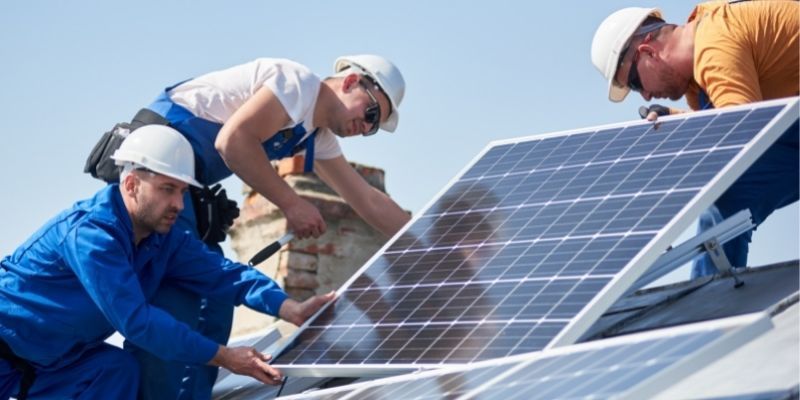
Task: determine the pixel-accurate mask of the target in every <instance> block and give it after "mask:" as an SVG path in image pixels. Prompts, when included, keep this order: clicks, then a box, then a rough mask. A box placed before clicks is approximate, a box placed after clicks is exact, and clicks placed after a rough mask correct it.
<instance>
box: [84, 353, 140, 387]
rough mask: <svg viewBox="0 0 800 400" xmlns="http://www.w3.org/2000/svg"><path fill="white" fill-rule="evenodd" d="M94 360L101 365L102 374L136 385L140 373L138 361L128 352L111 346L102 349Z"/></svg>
mask: <svg viewBox="0 0 800 400" xmlns="http://www.w3.org/2000/svg"><path fill="white" fill-rule="evenodd" d="M95 362H96V363H97V364H98V365H102V366H103V374H104V375H107V376H109V377H112V376H113V377H115V378H114V379H121V380H124V381H125V382H129V383H133V384H136V385H138V383H139V379H140V375H141V374H140V372H139V362H138V361H136V358H135V357H134V356H133V355H131V354H130V353H129V352H127V351H125V350H122V349H118V348H116V347H112V348H110V349H108V350H107V351H104V352H103V353H102V354H101V355H100V356H99V357H98V358H97V359H96V360H95ZM120 384H122V383H120Z"/></svg>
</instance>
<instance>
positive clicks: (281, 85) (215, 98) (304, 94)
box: [169, 58, 342, 160]
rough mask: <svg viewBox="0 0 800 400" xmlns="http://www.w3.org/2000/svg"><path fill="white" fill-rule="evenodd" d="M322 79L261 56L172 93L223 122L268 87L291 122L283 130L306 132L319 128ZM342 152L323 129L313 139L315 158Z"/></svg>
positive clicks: (202, 115)
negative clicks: (316, 121) (316, 114)
mask: <svg viewBox="0 0 800 400" xmlns="http://www.w3.org/2000/svg"><path fill="white" fill-rule="evenodd" d="M320 85H321V81H320V78H319V77H318V76H316V75H314V74H313V73H312V72H311V71H310V70H309V69H308V68H307V67H305V66H304V65H301V64H298V63H296V62H294V61H291V60H286V59H279V58H259V59H257V60H254V61H251V62H248V63H245V64H240V65H237V66H235V67H231V68H228V69H223V70H220V71H215V72H211V73H208V74H205V75H202V76H199V77H197V78H194V79H191V80H189V81H187V82H184V83H182V84H180V85H179V86H178V87H176V88H173V89H172V90H171V91H170V92H169V96H170V98H171V99H172V101H174V102H175V103H177V104H179V105H181V106H183V107H184V108H186V109H187V110H189V111H191V112H192V114H194V115H195V116H197V117H200V118H203V119H206V120H209V121H213V122H218V123H221V124H224V123H225V122H226V121H227V120H228V119H229V118H230V117H231V115H233V113H234V112H235V111H236V110H238V109H239V107H241V106H242V105H243V104H244V103H245V102H246V101H247V100H248V99H250V97H252V96H253V95H254V94H255V93H256V91H257V90H258V89H260V88H261V87H262V86H266V87H267V88H269V89H270V90H271V91H272V93H274V94H275V96H276V97H277V98H278V100H279V101H280V102H281V104H282V105H283V108H284V109H285V110H286V113H287V114H289V118H290V119H291V121H290V122H289V124H287V125H286V126H284V127H282V128H281V130H282V129H286V128H291V127H294V126H295V125H297V124H300V123H302V124H303V128H305V130H306V135H310V134H311V132H313V131H314V129H316V126H314V121H313V117H314V108H315V106H316V104H317V95H318V94H319V88H320ZM341 154H342V149H341V148H340V147H339V142H338V141H337V139H336V135H334V134H333V132H331V131H330V130H329V129H320V130H319V132H318V133H317V138H316V140H315V142H314V158H316V159H320V160H329V159H331V158H335V157H338V156H340V155H341Z"/></svg>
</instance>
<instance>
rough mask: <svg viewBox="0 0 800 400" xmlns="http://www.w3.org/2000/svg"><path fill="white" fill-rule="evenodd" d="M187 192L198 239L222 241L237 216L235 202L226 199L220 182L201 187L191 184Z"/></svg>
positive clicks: (237, 209) (226, 196) (209, 241)
mask: <svg viewBox="0 0 800 400" xmlns="http://www.w3.org/2000/svg"><path fill="white" fill-rule="evenodd" d="M189 193H190V194H191V197H192V205H193V206H194V215H195V218H196V219H197V232H198V233H199V235H200V239H201V240H203V241H204V242H206V243H207V244H211V245H213V244H217V243H220V242H222V241H224V240H225V235H226V234H227V232H228V228H230V227H231V225H233V220H235V219H236V217H238V216H239V207H238V206H237V205H236V202H235V201H233V200H230V199H228V194H227V193H226V192H225V189H223V188H222V185H220V184H216V185H214V186H212V187H210V188H209V187H207V186H206V187H203V188H202V189H201V188H196V187H193V186H192V187H190V188H189Z"/></svg>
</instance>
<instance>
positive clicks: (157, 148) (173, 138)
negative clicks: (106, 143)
mask: <svg viewBox="0 0 800 400" xmlns="http://www.w3.org/2000/svg"><path fill="white" fill-rule="evenodd" d="M111 158H112V159H114V162H115V164H117V165H125V164H126V163H131V164H133V165H135V166H137V167H142V168H147V169H149V170H151V171H153V172H156V173H159V174H162V175H166V176H169V177H171V178H175V179H177V180H179V181H182V182H186V183H188V184H190V185H192V186H197V187H203V185H201V184H200V183H199V182H197V181H196V180H195V179H194V151H193V150H192V145H191V144H189V141H188V140H187V139H186V138H185V137H183V135H181V134H180V132H178V131H176V130H175V129H173V128H170V127H168V126H166V125H145V126H143V127H141V128H139V129H137V130H135V131H133V132H132V133H131V134H130V135H128V137H126V138H125V140H124V141H123V142H122V145H120V146H119V148H118V149H117V151H115V152H114V155H112V156H111Z"/></svg>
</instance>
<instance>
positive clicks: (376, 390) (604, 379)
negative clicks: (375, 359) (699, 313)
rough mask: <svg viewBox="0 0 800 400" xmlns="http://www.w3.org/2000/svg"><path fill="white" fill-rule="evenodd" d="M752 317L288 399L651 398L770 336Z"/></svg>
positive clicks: (762, 318)
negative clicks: (756, 340) (748, 344)
mask: <svg viewBox="0 0 800 400" xmlns="http://www.w3.org/2000/svg"><path fill="white" fill-rule="evenodd" d="M771 326H772V325H771V323H770V320H769V318H768V317H767V316H766V315H764V314H760V313H759V314H753V315H746V316H741V317H734V318H727V319H723V320H717V321H711V322H704V323H700V324H693V325H688V326H682V327H677V328H668V329H661V330H657V331H652V332H647V333H641V334H635V335H629V336H623V337H618V338H613V339H606V340H600V341H596V342H590V343H584V344H578V345H573V346H566V347H563V348H559V349H555V350H547V351H544V352H537V353H532V354H527V355H522V356H515V357H508V358H504V359H499V360H490V361H487V362H481V363H476V364H473V365H471V366H469V367H451V368H443V369H439V370H435V371H428V372H424V373H416V374H406V375H402V376H398V377H393V378H388V379H381V380H375V381H370V382H365V383H359V384H353V385H348V386H343V387H339V388H334V389H329V390H319V391H315V392H310V393H306V394H301V395H298V396H289V397H287V400H288V399H297V400H299V399H309V400H310V399H315V400H320V399H374V400H378V399H400V398H402V399H415V400H423V399H462V398H463V399H469V398H481V399H503V400H514V399H524V400H530V399H566V398H569V399H575V398H603V399H606V398H631V399H642V398H650V397H652V396H654V395H655V394H657V393H659V392H660V391H662V390H664V389H666V388H668V387H669V386H671V385H673V384H675V383H677V382H678V381H680V380H681V379H682V378H684V377H686V376H688V375H690V374H692V373H693V372H694V371H696V370H698V369H700V368H702V367H703V366H705V365H707V364H709V363H710V362H712V361H714V360H715V359H717V358H719V357H721V356H722V355H724V354H726V353H728V352H730V351H732V350H733V349H735V348H736V347H738V346H740V345H742V344H744V343H747V342H748V341H750V340H752V339H753V338H754V337H756V336H758V335H760V334H761V333H763V332H765V331H767V330H768V329H770V328H771Z"/></svg>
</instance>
